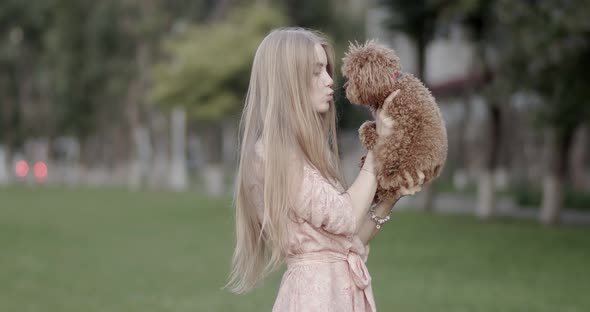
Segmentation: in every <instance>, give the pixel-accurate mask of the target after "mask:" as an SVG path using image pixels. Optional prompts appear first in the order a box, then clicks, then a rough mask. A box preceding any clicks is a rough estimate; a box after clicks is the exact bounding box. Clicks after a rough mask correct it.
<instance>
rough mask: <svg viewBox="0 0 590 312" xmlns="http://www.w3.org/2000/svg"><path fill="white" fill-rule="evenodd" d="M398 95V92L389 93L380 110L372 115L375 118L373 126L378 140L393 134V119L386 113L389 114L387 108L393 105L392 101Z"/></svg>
mask: <svg viewBox="0 0 590 312" xmlns="http://www.w3.org/2000/svg"><path fill="white" fill-rule="evenodd" d="M398 94H399V90H395V91H393V92H391V94H389V96H387V98H386V99H385V101H383V106H381V109H379V110H377V112H376V113H373V118H375V124H376V126H377V129H376V130H377V135H378V136H379V137H380V138H381V137H386V136H390V135H391V134H392V133H393V124H394V123H393V117H392V116H389V114H388V113H387V112H389V107H390V106H391V105H392V104H393V99H394V98H395V97H396V96H397V95H398Z"/></svg>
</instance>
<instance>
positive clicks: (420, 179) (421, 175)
mask: <svg viewBox="0 0 590 312" xmlns="http://www.w3.org/2000/svg"><path fill="white" fill-rule="evenodd" d="M424 178H425V176H424V172H422V171H420V170H418V185H422V184H424Z"/></svg>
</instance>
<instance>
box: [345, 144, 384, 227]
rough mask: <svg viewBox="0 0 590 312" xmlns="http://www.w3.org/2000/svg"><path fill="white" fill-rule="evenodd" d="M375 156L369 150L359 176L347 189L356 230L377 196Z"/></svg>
mask: <svg viewBox="0 0 590 312" xmlns="http://www.w3.org/2000/svg"><path fill="white" fill-rule="evenodd" d="M373 157H374V156H373V152H372V151H369V152H368V153H367V157H365V163H364V164H363V167H362V169H361V171H360V172H359V174H358V176H357V178H356V179H355V180H354V182H353V183H352V185H351V186H350V187H349V188H348V190H347V191H346V192H347V193H348V195H349V196H350V200H351V202H352V210H353V216H354V220H355V224H356V227H355V232H357V230H358V228H359V225H360V223H362V220H364V218H365V217H366V215H367V212H368V211H369V208H370V207H371V202H373V197H375V192H376V191H377V179H376V178H375V173H374V168H373V166H374V165H373Z"/></svg>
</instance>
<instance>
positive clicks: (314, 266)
mask: <svg viewBox="0 0 590 312" xmlns="http://www.w3.org/2000/svg"><path fill="white" fill-rule="evenodd" d="M261 149H262V147H261V146H260V145H257V146H256V151H257V153H258V154H259V155H261ZM261 156H262V155H261ZM258 180H259V179H258ZM258 182H259V183H256V185H257V186H258V188H257V190H255V193H256V195H257V196H256V197H257V198H258V199H257V201H258V205H257V207H259V209H258V217H259V219H260V220H262V209H261V208H262V205H261V194H262V183H261V182H262V181H260V180H259V181H258ZM335 184H336V186H337V188H335V187H333V186H332V185H331V184H330V183H329V182H328V181H327V180H326V179H325V178H324V177H322V176H321V174H320V173H319V172H318V171H317V170H316V169H315V168H313V167H312V166H310V165H305V166H304V174H303V183H302V186H301V192H300V194H299V195H298V196H299V198H298V204H297V205H296V207H295V209H293V210H292V213H291V215H290V216H289V224H288V231H289V250H288V257H287V261H286V262H287V271H286V272H285V273H284V275H283V277H282V280H281V284H280V288H279V291H278V294H277V298H276V301H275V303H274V306H273V309H272V311H273V312H295V311H298V312H299V311H301V312H314V311H318V312H320V311H321V312H331V311H334V312H362V311H376V306H375V300H374V297H373V290H372V287H371V276H370V275H369V272H368V270H367V267H366V265H365V262H366V261H367V256H368V251H369V250H368V246H367V247H365V246H364V245H363V243H362V241H361V240H360V239H359V238H358V236H356V234H355V233H354V227H355V224H354V223H355V220H354V217H353V214H352V203H351V200H350V196H349V195H348V193H344V191H345V190H344V189H343V187H342V185H341V184H340V183H335Z"/></svg>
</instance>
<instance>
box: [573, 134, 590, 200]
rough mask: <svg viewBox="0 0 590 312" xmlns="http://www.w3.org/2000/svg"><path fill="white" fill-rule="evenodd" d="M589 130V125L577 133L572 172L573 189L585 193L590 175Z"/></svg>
mask: <svg viewBox="0 0 590 312" xmlns="http://www.w3.org/2000/svg"><path fill="white" fill-rule="evenodd" d="M589 130H590V128H589V127H588V126H587V125H583V126H581V127H580V128H579V129H578V131H576V135H575V136H574V137H575V139H574V141H573V142H574V143H572V144H573V145H572V154H571V166H570V172H571V174H572V175H571V177H572V188H573V190H574V191H578V192H582V191H584V190H585V189H586V186H587V185H588V181H587V178H586V176H587V174H588V165H587V162H586V158H588V139H589V135H590V133H589V132H590V131H589Z"/></svg>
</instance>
